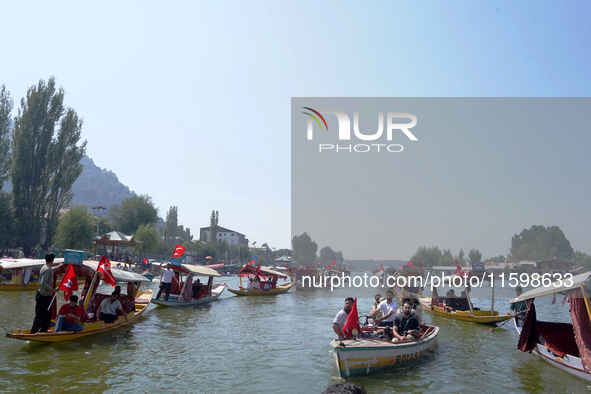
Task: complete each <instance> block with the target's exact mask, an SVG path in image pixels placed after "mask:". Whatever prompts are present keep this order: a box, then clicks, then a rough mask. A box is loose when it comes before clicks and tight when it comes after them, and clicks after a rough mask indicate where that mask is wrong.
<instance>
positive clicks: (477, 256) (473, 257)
mask: <svg viewBox="0 0 591 394" xmlns="http://www.w3.org/2000/svg"><path fill="white" fill-rule="evenodd" d="M468 261H482V253H480V250H478V249H470V252H468Z"/></svg>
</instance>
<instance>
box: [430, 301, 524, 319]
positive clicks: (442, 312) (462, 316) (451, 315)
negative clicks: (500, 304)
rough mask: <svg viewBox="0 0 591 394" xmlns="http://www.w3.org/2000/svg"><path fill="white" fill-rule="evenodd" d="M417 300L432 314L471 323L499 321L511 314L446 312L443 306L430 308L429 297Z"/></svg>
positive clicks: (509, 316)
mask: <svg viewBox="0 0 591 394" xmlns="http://www.w3.org/2000/svg"><path fill="white" fill-rule="evenodd" d="M419 300H420V301H421V305H422V306H423V310H425V311H427V312H429V313H432V314H434V315H438V316H443V317H446V318H449V319H455V320H462V321H467V322H471V323H479V324H496V323H500V322H504V321H505V320H507V319H510V318H511V317H512V315H510V314H508V313H507V314H505V315H499V312H496V311H495V312H494V314H493V316H491V314H490V311H482V310H480V311H474V314H472V313H470V311H452V312H448V311H447V310H445V309H444V308H441V307H438V306H434V307H433V308H432V309H431V299H430V298H425V297H420V298H419Z"/></svg>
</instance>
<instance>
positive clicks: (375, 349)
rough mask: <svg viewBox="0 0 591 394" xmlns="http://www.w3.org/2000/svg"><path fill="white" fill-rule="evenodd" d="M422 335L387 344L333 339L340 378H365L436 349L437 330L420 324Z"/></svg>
mask: <svg viewBox="0 0 591 394" xmlns="http://www.w3.org/2000/svg"><path fill="white" fill-rule="evenodd" d="M421 332H422V333H423V335H422V337H421V338H419V339H417V340H415V341H403V342H390V341H389V340H381V339H374V338H351V339H345V340H333V341H332V342H331V343H330V346H331V347H332V354H333V356H334V359H335V362H336V364H337V368H338V369H339V372H340V374H341V376H342V377H343V378H347V377H350V376H356V375H367V374H369V373H372V372H376V371H380V370H384V369H390V368H396V367H397V366H398V365H400V364H403V363H407V362H410V361H414V360H417V359H418V358H420V357H421V356H423V354H425V353H426V352H428V351H429V350H431V349H433V348H434V347H436V346H437V335H439V327H434V326H425V325H422V326H421Z"/></svg>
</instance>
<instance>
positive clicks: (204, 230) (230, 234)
mask: <svg viewBox="0 0 591 394" xmlns="http://www.w3.org/2000/svg"><path fill="white" fill-rule="evenodd" d="M210 229H211V227H201V228H200V229H199V239H200V240H201V241H204V242H207V241H208V240H209V232H210ZM216 233H217V235H216V241H217V242H224V241H226V242H227V243H228V245H236V246H246V247H248V239H247V238H246V235H244V234H242V233H239V232H238V231H236V230H230V229H229V228H225V227H222V226H216Z"/></svg>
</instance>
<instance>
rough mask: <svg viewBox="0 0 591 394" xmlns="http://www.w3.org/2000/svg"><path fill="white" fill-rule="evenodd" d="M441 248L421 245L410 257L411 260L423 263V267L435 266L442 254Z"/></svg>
mask: <svg viewBox="0 0 591 394" xmlns="http://www.w3.org/2000/svg"><path fill="white" fill-rule="evenodd" d="M442 255H443V254H442V252H441V250H440V249H439V248H438V247H437V246H432V247H429V248H428V247H426V246H419V248H418V249H417V251H416V252H415V254H414V255H413V256H412V257H411V258H410V259H411V261H413V262H414V263H415V264H416V263H422V264H423V267H433V266H435V265H437V264H439V259H440V258H441V256H442Z"/></svg>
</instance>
